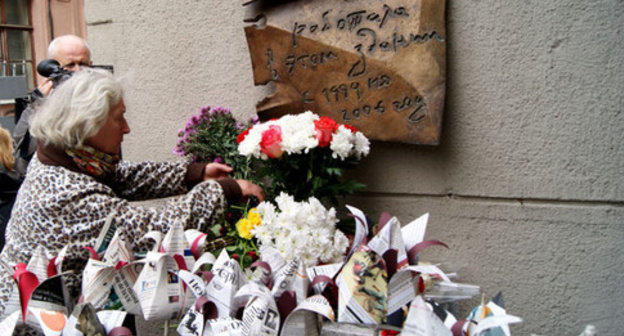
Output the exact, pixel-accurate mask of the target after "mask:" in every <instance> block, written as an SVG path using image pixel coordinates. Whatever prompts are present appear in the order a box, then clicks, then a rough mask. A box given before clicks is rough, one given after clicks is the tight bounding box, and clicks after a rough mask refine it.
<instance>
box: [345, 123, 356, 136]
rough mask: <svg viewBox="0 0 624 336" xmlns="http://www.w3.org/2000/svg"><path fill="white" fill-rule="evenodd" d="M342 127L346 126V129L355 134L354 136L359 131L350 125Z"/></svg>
mask: <svg viewBox="0 0 624 336" xmlns="http://www.w3.org/2000/svg"><path fill="white" fill-rule="evenodd" d="M342 126H344V127H345V128H346V129H348V130H349V131H351V133H353V134H355V133H357V131H358V130H357V128H355V127H353V126H351V125H349V124H343V125H342Z"/></svg>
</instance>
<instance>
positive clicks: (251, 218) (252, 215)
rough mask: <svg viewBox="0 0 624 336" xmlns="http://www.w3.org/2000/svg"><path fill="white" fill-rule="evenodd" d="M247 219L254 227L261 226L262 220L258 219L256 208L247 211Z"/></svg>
mask: <svg viewBox="0 0 624 336" xmlns="http://www.w3.org/2000/svg"><path fill="white" fill-rule="evenodd" d="M247 219H249V221H250V222H251V223H252V224H253V226H254V227H255V226H257V225H260V224H262V218H261V217H260V214H259V213H258V209H256V208H251V209H250V210H249V212H248V213H247Z"/></svg>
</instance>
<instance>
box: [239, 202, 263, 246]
mask: <svg viewBox="0 0 624 336" xmlns="http://www.w3.org/2000/svg"><path fill="white" fill-rule="evenodd" d="M261 224H262V218H261V217H260V214H259V213H258V211H257V210H256V208H252V209H251V210H249V212H248V213H247V218H241V219H240V220H239V221H238V222H236V231H237V232H238V235H239V236H240V237H241V238H243V239H251V238H253V234H252V233H251V230H252V229H253V228H254V227H256V225H261Z"/></svg>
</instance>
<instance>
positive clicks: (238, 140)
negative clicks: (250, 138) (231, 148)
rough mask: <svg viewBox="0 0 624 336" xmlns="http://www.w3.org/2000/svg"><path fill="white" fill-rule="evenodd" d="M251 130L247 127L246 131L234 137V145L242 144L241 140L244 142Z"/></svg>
mask: <svg viewBox="0 0 624 336" xmlns="http://www.w3.org/2000/svg"><path fill="white" fill-rule="evenodd" d="M250 130H251V127H249V128H248V129H246V130H244V131H243V132H242V133H241V134H239V135H238V136H237V137H236V143H241V142H243V140H245V137H247V134H249V131H250Z"/></svg>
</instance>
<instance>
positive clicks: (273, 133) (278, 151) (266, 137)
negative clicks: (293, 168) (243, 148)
mask: <svg viewBox="0 0 624 336" xmlns="http://www.w3.org/2000/svg"><path fill="white" fill-rule="evenodd" d="M281 142H282V129H281V128H280V127H279V126H277V125H271V126H269V129H268V130H266V131H264V132H262V140H261V141H260V150H261V151H262V153H264V154H266V155H267V156H268V157H270V158H272V159H276V158H278V157H280V156H282V154H283V153H284V151H282V147H281V146H280V143H281Z"/></svg>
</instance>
